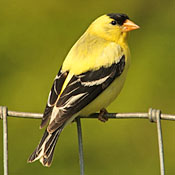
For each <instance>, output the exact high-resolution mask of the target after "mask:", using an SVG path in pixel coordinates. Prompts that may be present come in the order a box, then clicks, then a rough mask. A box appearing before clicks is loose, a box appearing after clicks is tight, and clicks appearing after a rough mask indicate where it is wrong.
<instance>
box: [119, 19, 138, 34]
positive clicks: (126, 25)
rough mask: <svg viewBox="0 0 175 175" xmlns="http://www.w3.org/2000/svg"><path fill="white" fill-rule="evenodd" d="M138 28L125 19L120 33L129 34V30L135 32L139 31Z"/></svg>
mask: <svg viewBox="0 0 175 175" xmlns="http://www.w3.org/2000/svg"><path fill="white" fill-rule="evenodd" d="M139 28H140V27H139V26H138V25H136V24H135V23H133V22H132V21H130V20H129V19H127V20H126V21H125V22H124V23H123V25H122V31H123V32H129V31H131V30H136V29H139Z"/></svg>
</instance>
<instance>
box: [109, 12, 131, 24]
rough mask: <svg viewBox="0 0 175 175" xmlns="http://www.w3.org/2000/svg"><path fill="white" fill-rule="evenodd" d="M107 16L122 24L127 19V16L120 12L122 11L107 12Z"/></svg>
mask: <svg viewBox="0 0 175 175" xmlns="http://www.w3.org/2000/svg"><path fill="white" fill-rule="evenodd" d="M107 16H109V17H110V18H112V19H114V20H115V21H116V22H117V24H119V25H123V23H124V22H125V21H126V20H127V19H129V17H128V16H127V15H125V14H122V13H109V14H107Z"/></svg>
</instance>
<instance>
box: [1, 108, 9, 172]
mask: <svg viewBox="0 0 175 175" xmlns="http://www.w3.org/2000/svg"><path fill="white" fill-rule="evenodd" d="M1 111H2V119H3V161H4V175H8V128H7V107H1Z"/></svg>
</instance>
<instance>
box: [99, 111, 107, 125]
mask: <svg viewBox="0 0 175 175" xmlns="http://www.w3.org/2000/svg"><path fill="white" fill-rule="evenodd" d="M107 113H108V111H107V110H106V109H105V108H102V109H101V110H100V113H99V115H98V119H99V120H100V121H101V122H106V121H108V118H107V117H105V116H104V115H105V114H107Z"/></svg>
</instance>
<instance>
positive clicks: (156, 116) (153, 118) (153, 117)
mask: <svg viewBox="0 0 175 175" xmlns="http://www.w3.org/2000/svg"><path fill="white" fill-rule="evenodd" d="M7 116H9V117H19V118H31V119H41V118H42V116H43V114H41V113H30V112H17V111H9V110H7V107H0V119H3V120H5V121H4V122H3V130H4V133H3V135H4V137H3V141H4V143H3V145H4V175H8V144H7V141H8V140H7ZM98 116H99V113H94V114H91V115H90V116H79V117H77V119H76V122H77V131H78V145H79V159H80V174H81V175H84V160H83V143H82V128H81V122H80V119H81V118H88V119H89V118H91V119H92V118H98ZM104 117H106V118H108V119H149V121H150V122H156V123H157V134H158V146H159V158H160V174H161V175H165V167H164V151H163V138H162V129H161V120H171V121H174V120H175V115H172V114H162V113H161V112H160V110H156V109H152V108H150V109H149V111H148V113H106V114H105V115H104Z"/></svg>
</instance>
